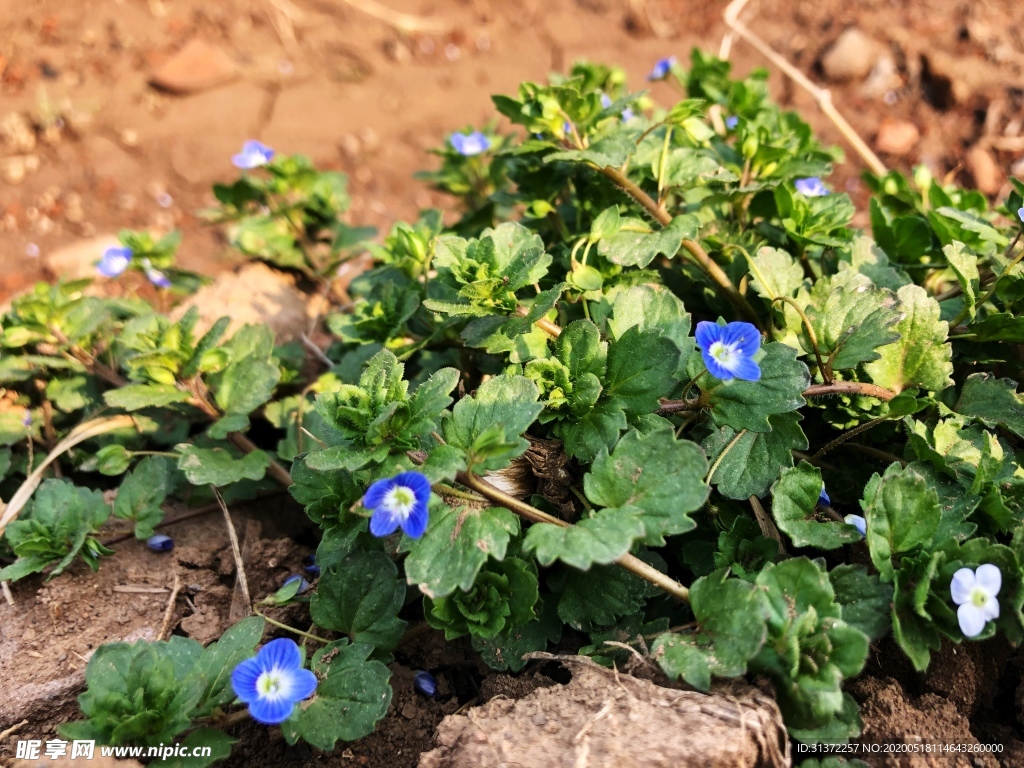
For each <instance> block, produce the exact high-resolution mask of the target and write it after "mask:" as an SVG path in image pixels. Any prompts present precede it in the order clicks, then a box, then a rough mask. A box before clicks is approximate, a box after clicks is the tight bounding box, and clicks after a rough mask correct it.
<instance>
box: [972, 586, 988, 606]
mask: <svg viewBox="0 0 1024 768" xmlns="http://www.w3.org/2000/svg"><path fill="white" fill-rule="evenodd" d="M988 601H989V596H988V592H986V591H985V590H984V589H982V588H981V587H975V588H974V589H973V590H972V591H971V605H973V606H975V607H977V608H984V607H985V606H986V605H987V604H988Z"/></svg>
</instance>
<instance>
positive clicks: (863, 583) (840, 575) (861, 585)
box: [828, 563, 893, 642]
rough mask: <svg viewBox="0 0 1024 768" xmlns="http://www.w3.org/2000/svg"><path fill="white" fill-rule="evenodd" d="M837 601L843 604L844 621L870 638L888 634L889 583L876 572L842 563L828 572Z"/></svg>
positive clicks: (890, 597) (889, 621)
mask: <svg viewBox="0 0 1024 768" xmlns="http://www.w3.org/2000/svg"><path fill="white" fill-rule="evenodd" d="M828 578H829V581H831V582H832V589H834V590H835V593H836V602H837V603H839V604H840V605H841V606H842V607H843V621H845V622H846V623H847V624H849V625H850V626H851V627H855V628H856V629H859V630H860V631H861V632H863V633H864V634H865V635H867V636H868V639H870V640H871V641H872V642H874V641H875V640H879V639H881V638H882V637H884V636H885V635H886V634H888V632H889V630H890V629H891V628H892V620H891V619H890V618H889V606H890V605H891V604H892V595H893V589H892V585H890V584H885V583H883V582H882V580H881V579H879V578H878V575H877V574H874V573H868V570H867V568H865V567H864V566H863V565H852V564H847V563H844V564H842V565H837V566H836V567H835V568H833V569H832V570H831V571H830V572H829V574H828Z"/></svg>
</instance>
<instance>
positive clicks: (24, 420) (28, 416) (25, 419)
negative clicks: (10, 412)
mask: <svg viewBox="0 0 1024 768" xmlns="http://www.w3.org/2000/svg"><path fill="white" fill-rule="evenodd" d="M21 426H23V427H24V428H25V429H28V428H29V427H31V426H32V411H30V410H29V409H28V408H26V409H25V415H24V416H22V417H21Z"/></svg>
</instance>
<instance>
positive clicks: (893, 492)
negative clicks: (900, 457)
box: [861, 464, 940, 581]
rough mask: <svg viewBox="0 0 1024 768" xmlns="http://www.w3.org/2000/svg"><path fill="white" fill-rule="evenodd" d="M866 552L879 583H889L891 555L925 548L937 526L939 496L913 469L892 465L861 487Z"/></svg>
mask: <svg viewBox="0 0 1024 768" xmlns="http://www.w3.org/2000/svg"><path fill="white" fill-rule="evenodd" d="M861 507H862V508H863V509H864V517H865V519H866V520H867V541H868V549H869V550H870V551H871V561H872V562H873V563H874V564H875V567H876V568H877V569H878V572H879V574H880V575H881V577H882V580H883V581H892V579H893V574H894V573H895V569H894V567H893V564H892V556H893V555H896V554H903V553H909V552H912V551H913V550H915V549H916V548H918V547H922V546H927V545H928V544H929V543H930V542H931V540H932V536H933V535H934V533H935V530H936V528H938V525H939V517H940V509H939V497H938V494H936V492H935V491H934V490H933V489H932V488H931V487H929V485H928V483H927V482H926V481H925V478H924V477H922V476H921V474H920V473H918V472H917V470H915V469H914V468H913V467H906V468H903V467H900V465H899V464H892V465H890V466H889V468H888V469H886V471H885V474H884V475H881V476H880V475H878V474H875V475H873V476H872V477H871V479H870V480H869V481H868V484H867V485H866V486H865V487H864V498H863V500H862V501H861Z"/></svg>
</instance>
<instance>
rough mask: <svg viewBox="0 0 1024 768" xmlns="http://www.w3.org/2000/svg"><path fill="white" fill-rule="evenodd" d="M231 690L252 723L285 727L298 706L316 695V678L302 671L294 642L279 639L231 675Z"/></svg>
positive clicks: (238, 667) (297, 647)
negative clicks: (279, 724) (244, 706)
mask: <svg viewBox="0 0 1024 768" xmlns="http://www.w3.org/2000/svg"><path fill="white" fill-rule="evenodd" d="M231 687H232V688H233V689H234V691H235V695H236V696H238V698H239V699H241V701H242V703H243V704H248V705H249V714H250V715H252V719H253V720H255V721H256V722H258V723H263V724H264V725H277V724H278V723H283V722H284V721H285V720H287V719H288V717H289V716H290V715H291V713H292V710H293V709H295V705H296V704H297V703H298V702H300V701H302V700H303V699H308V698H309V697H310V696H312V695H313V692H314V691H316V675H314V674H313V673H312V672H310V671H309V670H308V669H303V668H302V654H301V653H299V646H297V645H296V644H295V641H294V640H289V639H288V638H284V637H282V638H279V639H277V640H271V641H270V642H269V643H267V644H266V645H264V646H263V647H262V648H260V652H259V653H258V654H256V656H255V658H252V659H246V660H245V661H243V662H242V663H241V664H239V665H238V666H237V667H235V669H234V671H233V672H232V673H231Z"/></svg>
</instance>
